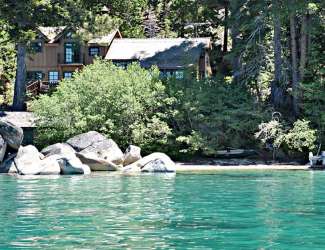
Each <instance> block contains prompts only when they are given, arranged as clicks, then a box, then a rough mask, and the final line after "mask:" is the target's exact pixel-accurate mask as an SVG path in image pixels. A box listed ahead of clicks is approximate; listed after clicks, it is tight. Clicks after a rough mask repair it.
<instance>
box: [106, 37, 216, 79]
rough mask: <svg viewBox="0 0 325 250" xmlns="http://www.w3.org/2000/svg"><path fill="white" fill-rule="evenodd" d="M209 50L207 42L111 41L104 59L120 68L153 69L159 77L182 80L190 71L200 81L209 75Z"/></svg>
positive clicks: (202, 40)
mask: <svg viewBox="0 0 325 250" xmlns="http://www.w3.org/2000/svg"><path fill="white" fill-rule="evenodd" d="M210 50H211V40H210V38H167V39H166V38H154V39H114V40H113V42H112V44H111V46H110V48H109V50H108V52H107V54H106V56H105V59H107V60H111V61H112V62H113V63H115V64H116V65H119V66H122V67H126V66H127V65H128V64H130V63H132V62H135V61H137V62H139V63H140V65H141V66H142V67H144V68H150V67H151V66H154V65H155V66H157V67H158V68H159V70H160V72H161V74H162V76H173V75H174V76H175V77H176V78H182V77H183V75H184V71H185V70H190V71H191V72H196V73H197V76H198V77H200V78H203V77H207V76H209V75H211V66H210V58H209V52H210Z"/></svg>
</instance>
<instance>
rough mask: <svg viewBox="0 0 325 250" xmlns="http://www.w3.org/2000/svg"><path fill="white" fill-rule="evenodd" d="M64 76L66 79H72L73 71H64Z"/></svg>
mask: <svg viewBox="0 0 325 250" xmlns="http://www.w3.org/2000/svg"><path fill="white" fill-rule="evenodd" d="M63 78H64V79H70V78H72V72H71V71H66V72H63Z"/></svg>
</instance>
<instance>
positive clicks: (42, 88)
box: [26, 80, 58, 97]
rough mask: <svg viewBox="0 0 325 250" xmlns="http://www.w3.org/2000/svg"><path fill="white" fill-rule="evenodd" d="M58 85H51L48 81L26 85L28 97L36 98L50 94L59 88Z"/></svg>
mask: <svg viewBox="0 0 325 250" xmlns="http://www.w3.org/2000/svg"><path fill="white" fill-rule="evenodd" d="M57 85H58V83H51V82H48V81H41V80H36V81H30V82H28V83H27V84H26V93H27V95H28V97H34V96H37V95H39V94H44V93H48V92H50V91H51V90H54V89H55V88H56V87H57Z"/></svg>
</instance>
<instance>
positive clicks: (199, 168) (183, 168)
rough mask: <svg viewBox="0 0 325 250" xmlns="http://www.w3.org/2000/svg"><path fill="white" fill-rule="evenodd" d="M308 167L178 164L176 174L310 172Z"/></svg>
mask: <svg viewBox="0 0 325 250" xmlns="http://www.w3.org/2000/svg"><path fill="white" fill-rule="evenodd" d="M308 168H309V166H308V165H282V164H281V165H277V164H271V165H263V164H256V165H239V166H221V165H204V164H202V165H191V164H186V163H177V164H176V172H203V171H225V170H308Z"/></svg>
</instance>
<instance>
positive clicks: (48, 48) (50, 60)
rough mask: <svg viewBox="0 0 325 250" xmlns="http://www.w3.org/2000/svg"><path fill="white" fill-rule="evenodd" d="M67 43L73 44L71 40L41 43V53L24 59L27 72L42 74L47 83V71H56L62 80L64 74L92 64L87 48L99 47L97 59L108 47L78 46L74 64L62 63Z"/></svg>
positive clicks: (92, 58) (31, 54)
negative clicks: (77, 54)
mask: <svg viewBox="0 0 325 250" xmlns="http://www.w3.org/2000/svg"><path fill="white" fill-rule="evenodd" d="M68 42H74V41H73V40H71V39H65V38H62V39H60V40H59V41H58V42H57V43H50V44H49V43H45V42H44V41H42V52H39V53H30V54H28V56H27V57H26V59H25V61H26V69H27V71H39V72H42V73H43V79H42V80H44V81H48V80H49V79H48V72H49V71H58V72H59V78H60V79H62V78H63V73H64V72H74V71H75V70H77V69H81V68H82V67H83V65H88V64H91V63H93V60H94V57H93V56H90V55H89V47H99V52H100V55H99V57H102V58H104V57H105V55H106V53H107V50H108V46H96V45H89V46H88V45H80V51H79V55H80V58H79V60H78V61H77V62H76V63H70V64H66V63H64V53H65V52H64V45H65V43H68Z"/></svg>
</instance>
